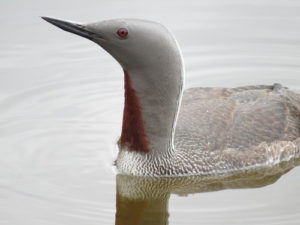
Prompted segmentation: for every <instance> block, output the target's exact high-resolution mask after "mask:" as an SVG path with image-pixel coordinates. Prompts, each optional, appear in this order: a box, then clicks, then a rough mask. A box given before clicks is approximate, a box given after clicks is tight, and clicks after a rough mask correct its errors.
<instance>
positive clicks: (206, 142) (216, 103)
mask: <svg viewBox="0 0 300 225" xmlns="http://www.w3.org/2000/svg"><path fill="white" fill-rule="evenodd" d="M299 105H300V96H299V95H298V94H295V93H293V92H290V91H288V90H287V89H286V88H284V87H282V86H281V85H280V84H274V85H272V86H248V87H239V88H231V89H228V88H192V89H188V90H186V91H185V92H184V95H183V100H182V104H181V109H180V113H179V117H178V121H177V126H176V132H175V146H176V147H178V148H181V149H187V148H188V149H199V150H202V151H213V150H221V149H238V150H246V149H249V148H252V147H255V146H259V145H260V144H262V143H267V144H268V143H272V142H274V141H276V142H278V141H293V140H296V139H297V138H298V137H300V111H299Z"/></svg>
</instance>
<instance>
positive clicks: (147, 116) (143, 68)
mask: <svg viewBox="0 0 300 225" xmlns="http://www.w3.org/2000/svg"><path fill="white" fill-rule="evenodd" d="M43 19H44V20H46V21H48V22H50V23H52V24H53V25H55V26H58V27H59V28H61V29H63V30H65V31H68V32H71V33H74V34H77V35H79V36H82V37H84V38H87V39H89V40H91V41H93V42H95V43H97V44H98V45H100V46H101V47H102V48H103V49H105V50H106V51H107V52H108V53H109V54H110V55H112V56H113V57H114V58H115V59H116V60H117V61H118V62H119V64H120V65H121V66H122V68H123V70H124V71H125V75H126V74H128V75H129V78H128V79H127V83H130V85H129V84H126V76H125V108H124V118H123V128H122V135H121V139H120V140H121V149H122V148H123V149H126V150H129V152H135V153H141V152H143V153H145V152H147V153H153V154H157V153H158V154H159V155H162V154H163V153H168V154H169V153H170V152H171V151H172V149H173V137H174V131H175V125H176V119H177V115H178V108H179V104H180V99H181V94H182V86H183V61H182V57H181V52H180V49H179V47H178V44H177V42H176V40H175V38H174V37H173V35H172V34H171V32H170V31H169V30H168V29H167V28H165V27H164V26H163V25H161V24H159V23H156V22H152V21H147V20H140V19H112V20H105V21H100V22H96V23H88V24H82V23H76V22H71V21H64V20H59V19H53V18H48V17H43ZM128 80H130V82H129V81H128ZM129 86H130V87H129ZM126 87H127V88H126ZM126 89H128V90H126ZM126 91H127V94H126ZM132 91H133V92H132ZM132 93H134V95H136V96H137V101H135V100H134V99H133V98H132V95H133V94H132ZM136 102H138V107H136V106H134V104H136ZM136 108H138V110H139V111H140V114H141V115H137V114H139V113H136V111H137V110H136ZM126 112H127V113H126ZM128 118H129V119H128ZM122 137H123V138H122ZM122 140H123V141H122Z"/></svg>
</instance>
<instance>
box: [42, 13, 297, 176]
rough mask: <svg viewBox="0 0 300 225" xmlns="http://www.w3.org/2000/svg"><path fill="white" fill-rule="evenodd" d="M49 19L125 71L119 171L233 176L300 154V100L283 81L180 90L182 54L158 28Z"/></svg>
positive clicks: (131, 23) (127, 22)
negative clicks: (107, 55) (104, 53)
mask: <svg viewBox="0 0 300 225" xmlns="http://www.w3.org/2000/svg"><path fill="white" fill-rule="evenodd" d="M44 19H45V20H46V21H48V22H50V23H52V24H54V25H56V26H58V27H60V28H62V29H64V30H66V31H69V32H72V33H75V34H78V35H80V36H83V37H85V38H88V39H90V40H92V41H94V42H95V43H97V44H98V45H100V46H101V47H103V48H104V49H105V50H106V51H107V52H108V53H110V54H111V55H112V56H113V57H114V58H115V59H116V60H117V61H118V62H119V63H120V65H121V67H122V68H123V70H124V71H125V104H124V114H123V126H122V133H121V138H120V140H119V142H118V144H119V147H120V151H119V154H118V158H117V160H116V166H117V168H118V170H119V171H120V172H121V173H124V174H132V175H138V176H186V175H198V174H203V175H215V174H228V173H233V172H236V171H242V170H248V169H253V168H258V167H267V166H273V165H275V164H277V163H280V162H282V161H288V160H291V159H294V158H297V157H299V156H300V139H299V137H300V96H299V95H298V94H296V93H293V92H291V91H289V90H287V89H286V88H284V87H282V86H281V85H280V84H275V85H273V86H249V87H240V88H231V89H226V88H193V89H188V90H186V91H183V83H184V65H183V61H182V55H181V52H180V49H179V46H178V44H177V42H176V40H175V38H174V37H173V35H172V34H171V33H170V32H169V30H167V29H166V28H165V27H164V26H162V25H161V24H158V23H155V22H151V21H145V20H137V19H115V20H107V21H102V22H97V23H91V24H79V23H74V22H69V21H62V20H58V19H52V18H44Z"/></svg>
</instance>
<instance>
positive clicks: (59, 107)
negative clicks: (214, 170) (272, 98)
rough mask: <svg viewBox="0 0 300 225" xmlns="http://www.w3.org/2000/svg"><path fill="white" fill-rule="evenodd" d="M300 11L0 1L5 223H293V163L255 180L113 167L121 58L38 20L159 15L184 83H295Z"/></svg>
mask: <svg viewBox="0 0 300 225" xmlns="http://www.w3.org/2000/svg"><path fill="white" fill-rule="evenodd" d="M299 10H300V3H299V2H298V1H293V0H281V1H280V0H260V1H255V0H251V1H250V0H243V1H241V0H235V1H234V0H228V1H222V0H210V1H198V0H197V1H196V0H194V1H189V2H186V1H179V0H173V1H137V0H136V1H103V0H101V1H99V0H98V1H96V0H92V1H77V0H73V1H69V0H67V1H63V2H61V1H57V0H55V1H48V2H44V1H34V0H28V1H26V4H25V2H24V1H20V0H19V1H17V0H12V1H2V2H1V3H0V11H1V13H0V19H1V20H0V24H1V35H0V57H1V60H0V135H1V136H0V146H1V148H0V199H1V202H0V224H1V225H2V224H3V225H27V224H28V225H54V224H55V225H58V224H64V225H67V224H70V225H71V224H72V225H74V224H78V225H81V224H82V225H83V224H85V225H87V224H114V223H117V224H128V223H129V224H132V225H133V224H135V223H134V221H133V220H134V219H137V218H139V219H140V220H141V221H143V223H142V224H165V223H166V221H168V222H169V224H172V225H174V224H188V225H189V224H213V225H217V224H264V225H266V224H267V225H271V224H272V225H275V224H276V225H277V224H289V225H290V224H299V220H300V213H299V211H300V210H299V209H300V206H299V205H300V198H298V195H299V189H300V179H299V177H300V169H299V167H296V168H295V169H293V170H291V171H290V172H288V173H287V174H285V175H283V176H282V177H281V178H280V179H279V180H277V179H278V178H279V177H280V175H281V174H282V173H284V172H286V171H284V169H282V168H281V170H280V169H279V170H278V174H277V175H276V176H275V175H274V176H273V177H272V176H269V177H268V176H266V174H262V175H259V176H257V175H256V176H254V177H255V178H256V179H254V181H253V180H251V179H250V178H251V176H250V178H249V177H248V176H246V177H247V179H248V180H247V179H246V180H243V179H242V180H241V179H240V178H243V177H245V176H241V177H240V178H239V179H237V178H236V177H235V178H227V180H226V179H225V180H224V181H223V182H220V181H219V180H208V181H207V180H200V181H199V180H197V179H193V180H188V181H182V180H180V179H179V180H176V179H175V180H171V181H169V180H167V181H159V182H157V181H152V180H150V181H148V180H146V181H145V180H142V181H141V180H139V179H135V178H126V177H125V178H124V177H122V176H118V177H116V176H115V174H114V172H113V167H112V164H113V160H114V157H115V155H116V147H115V142H116V140H117V139H118V136H119V134H120V128H121V116H122V107H123V105H122V104H123V92H122V91H123V89H122V88H123V75H122V71H121V68H120V67H119V65H118V64H117V63H116V62H115V61H114V60H113V59H112V58H111V56H109V55H108V54H107V53H106V52H104V51H103V50H101V49H100V48H99V47H97V46H96V45H94V44H92V43H91V42H89V41H87V40H84V39H82V38H80V37H77V36H75V35H71V34H69V33H66V32H62V31H61V30H59V29H57V28H55V27H54V26H51V25H50V24H47V23H46V22H45V21H42V20H41V19H40V18H39V16H41V15H43V16H53V17H59V18H66V19H71V20H78V21H83V22H88V21H95V20H101V19H109V18H115V17H137V18H144V19H150V20H155V21H159V22H161V23H163V24H165V25H166V26H168V27H169V28H170V29H171V30H172V31H173V33H174V34H175V35H176V37H177V39H178V42H179V44H180V46H181V48H182V52H183V55H184V59H185V64H186V88H189V87H196V86H227V87H231V86H232V87H233V86H239V85H249V84H272V83H274V82H278V83H282V84H284V85H286V86H288V87H289V88H290V89H292V90H295V91H298V92H300V67H299V65H300V15H299ZM277 169H278V168H277ZM259 178H260V179H259ZM240 180H241V182H238V181H240ZM276 180H277V181H276ZM160 182H162V183H160ZM267 184H269V185H267ZM152 185H154V187H153V188H152ZM157 185H158V187H157ZM263 185H267V186H264V187H261V188H250V187H256V186H263ZM144 186H145V187H144ZM139 187H140V188H139ZM148 187H151V188H152V189H147V188H148ZM116 188H117V190H118V191H117V192H116ZM223 188H228V189H226V190H222V191H213V190H221V189H223ZM128 190H129V192H128ZM141 190H142V191H141ZM170 192H172V193H173V192H174V193H175V194H171V195H169V193H170ZM195 192H201V193H195ZM176 193H177V194H176ZM187 193H195V194H189V195H187ZM156 194H159V195H158V196H157V195H156ZM178 194H179V195H178ZM186 195H187V196H186ZM116 206H117V209H118V211H117V216H115V214H116ZM123 206H124V207H123ZM157 209H159V210H157ZM168 215H169V216H168Z"/></svg>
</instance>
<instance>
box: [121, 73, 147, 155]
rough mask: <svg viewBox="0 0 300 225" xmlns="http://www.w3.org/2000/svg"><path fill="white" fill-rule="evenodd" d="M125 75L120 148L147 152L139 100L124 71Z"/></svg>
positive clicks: (128, 76)
mask: <svg viewBox="0 0 300 225" xmlns="http://www.w3.org/2000/svg"><path fill="white" fill-rule="evenodd" d="M124 75H125V104H124V112H123V126H122V134H121V138H120V141H119V143H120V145H121V147H122V148H124V147H127V148H128V149H129V150H132V151H137V152H144V153H147V152H149V142H148V140H147V137H146V134H145V129H144V123H143V118H142V112H141V106H140V103H139V98H138V96H137V95H136V93H135V90H134V89H133V88H132V84H131V79H130V75H129V74H128V72H127V71H124Z"/></svg>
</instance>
